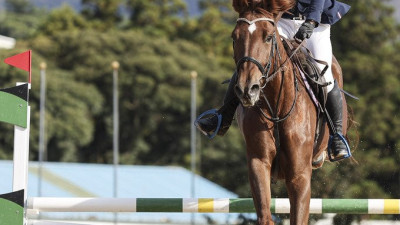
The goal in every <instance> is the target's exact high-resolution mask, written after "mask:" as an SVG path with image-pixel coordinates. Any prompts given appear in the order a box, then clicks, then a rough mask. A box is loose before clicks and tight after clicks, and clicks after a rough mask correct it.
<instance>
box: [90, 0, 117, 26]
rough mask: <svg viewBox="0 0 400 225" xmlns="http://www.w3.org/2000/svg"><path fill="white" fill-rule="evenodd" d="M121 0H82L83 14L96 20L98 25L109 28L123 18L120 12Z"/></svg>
mask: <svg viewBox="0 0 400 225" xmlns="http://www.w3.org/2000/svg"><path fill="white" fill-rule="evenodd" d="M121 2H122V1H121V0H82V7H83V10H82V14H83V15H84V16H85V17H86V18H88V19H89V20H94V21H95V22H96V26H98V27H99V28H101V29H108V28H111V27H113V25H114V24H115V23H117V22H119V21H121V19H122V15H121V13H120V12H119V11H120V10H119V8H120V6H121Z"/></svg>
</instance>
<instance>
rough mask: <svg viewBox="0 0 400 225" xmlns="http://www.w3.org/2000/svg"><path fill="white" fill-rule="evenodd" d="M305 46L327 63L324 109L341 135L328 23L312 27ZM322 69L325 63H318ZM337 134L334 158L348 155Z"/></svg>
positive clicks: (339, 100) (340, 102) (340, 108)
mask: <svg viewBox="0 0 400 225" xmlns="http://www.w3.org/2000/svg"><path fill="white" fill-rule="evenodd" d="M306 41H307V43H306V46H307V48H308V49H309V50H310V51H311V53H312V54H313V56H314V58H316V59H319V60H322V61H325V62H327V63H328V66H329V68H328V70H326V72H325V74H324V78H325V81H326V82H330V84H329V85H328V86H327V89H328V99H327V102H326V109H327V111H328V113H329V116H330V118H331V120H332V123H333V126H334V127H335V130H336V133H338V134H339V135H343V129H342V127H343V125H342V122H343V118H342V115H343V100H342V94H341V91H340V89H339V86H338V84H337V82H335V81H334V78H333V74H332V69H331V68H332V44H331V39H330V25H326V24H320V25H319V26H318V27H317V28H315V29H314V33H313V34H312V35H311V37H310V39H308V40H306ZM318 66H319V67H320V69H321V70H322V69H323V68H324V67H325V65H321V64H319V65H318ZM339 135H334V136H333V138H332V145H331V147H332V150H333V155H334V157H335V158H338V159H339V158H342V157H344V156H347V155H348V152H347V147H346V144H345V143H344V142H343V141H342V139H341V138H340V137H339Z"/></svg>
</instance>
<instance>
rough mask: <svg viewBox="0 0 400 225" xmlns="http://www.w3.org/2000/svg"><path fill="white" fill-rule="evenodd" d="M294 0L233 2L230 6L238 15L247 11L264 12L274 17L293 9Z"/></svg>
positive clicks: (234, 0) (242, 0)
mask: <svg viewBox="0 0 400 225" xmlns="http://www.w3.org/2000/svg"><path fill="white" fill-rule="evenodd" d="M295 4H296V0H233V1H232V6H233V8H234V9H235V11H236V12H238V13H239V14H240V13H242V12H245V11H248V10H251V11H256V10H259V9H263V10H266V11H267V12H269V13H272V14H274V15H276V14H279V13H280V12H286V11H288V10H289V9H291V8H293V7H294V5H295Z"/></svg>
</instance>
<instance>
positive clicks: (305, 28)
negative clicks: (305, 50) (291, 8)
mask: <svg viewBox="0 0 400 225" xmlns="http://www.w3.org/2000/svg"><path fill="white" fill-rule="evenodd" d="M315 24H316V23H315V22H314V21H313V20H306V22H304V23H303V24H302V25H301V27H300V28H299V30H298V31H297V33H296V35H295V36H294V37H295V38H296V39H298V40H301V41H302V40H304V39H306V38H310V37H311V35H312V33H313V30H314V28H315Z"/></svg>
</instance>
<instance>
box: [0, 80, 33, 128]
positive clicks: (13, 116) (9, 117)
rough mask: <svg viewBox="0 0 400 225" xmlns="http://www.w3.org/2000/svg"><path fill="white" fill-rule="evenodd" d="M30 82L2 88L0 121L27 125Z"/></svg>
mask: <svg viewBox="0 0 400 225" xmlns="http://www.w3.org/2000/svg"><path fill="white" fill-rule="evenodd" d="M27 112H28V84H23V85H19V86H15V87H12V88H6V89H0V121H3V122H6V123H11V124H14V125H17V126H20V127H23V128H26V127H27Z"/></svg>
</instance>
